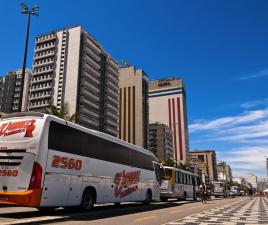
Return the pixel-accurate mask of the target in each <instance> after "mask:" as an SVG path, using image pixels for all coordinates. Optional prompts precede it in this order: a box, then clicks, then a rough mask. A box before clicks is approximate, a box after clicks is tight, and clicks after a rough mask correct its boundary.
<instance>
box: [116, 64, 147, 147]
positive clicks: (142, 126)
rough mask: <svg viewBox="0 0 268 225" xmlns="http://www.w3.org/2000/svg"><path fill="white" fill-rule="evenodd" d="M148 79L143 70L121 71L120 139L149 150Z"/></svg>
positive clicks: (125, 68)
mask: <svg viewBox="0 0 268 225" xmlns="http://www.w3.org/2000/svg"><path fill="white" fill-rule="evenodd" d="M148 124H149V105H148V77H147V75H146V73H145V72H144V71H143V70H142V69H137V68H135V67H134V66H129V65H127V66H124V67H121V68H120V69H119V130H118V138H120V139H122V140H124V141H127V142H129V143H132V144H135V145H138V146H140V147H142V148H145V149H148Z"/></svg>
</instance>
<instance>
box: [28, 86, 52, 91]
mask: <svg viewBox="0 0 268 225" xmlns="http://www.w3.org/2000/svg"><path fill="white" fill-rule="evenodd" d="M51 88H52V85H46V86H43V87H38V88H33V87H31V88H30V92H36V91H44V90H48V89H51Z"/></svg>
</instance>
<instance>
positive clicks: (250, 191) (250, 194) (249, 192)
mask: <svg viewBox="0 0 268 225" xmlns="http://www.w3.org/2000/svg"><path fill="white" fill-rule="evenodd" d="M248 195H249V198H250V200H251V199H252V195H253V190H252V188H249V189H248Z"/></svg>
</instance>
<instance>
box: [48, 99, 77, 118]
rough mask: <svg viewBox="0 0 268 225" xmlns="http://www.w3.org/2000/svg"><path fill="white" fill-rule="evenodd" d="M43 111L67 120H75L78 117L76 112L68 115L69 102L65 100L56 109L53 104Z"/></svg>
mask: <svg viewBox="0 0 268 225" xmlns="http://www.w3.org/2000/svg"><path fill="white" fill-rule="evenodd" d="M43 112H44V113H46V114H50V115H54V116H57V117H59V118H62V119H64V120H68V121H70V122H75V121H77V119H78V115H77V114H76V113H74V114H72V115H70V112H69V104H68V103H67V102H65V103H63V104H62V105H61V107H60V109H57V107H56V106H55V105H50V106H49V108H46V109H44V111H43Z"/></svg>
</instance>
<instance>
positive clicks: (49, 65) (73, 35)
mask: <svg viewBox="0 0 268 225" xmlns="http://www.w3.org/2000/svg"><path fill="white" fill-rule="evenodd" d="M118 82H119V66H118V63H117V62H116V61H115V60H114V59H113V58H112V57H111V56H110V55H109V54H108V53H107V52H105V51H104V49H103V48H102V46H101V45H100V44H99V43H98V42H97V41H96V40H95V39H94V38H93V37H92V36H91V35H90V34H89V33H88V32H87V31H85V30H84V29H82V27H81V26H75V27H69V28H63V29H60V30H58V31H53V32H50V33H47V34H43V35H39V36H37V37H36V38H35V49H34V59H33V74H32V79H31V82H30V92H29V100H28V109H29V110H31V111H40V110H42V109H43V108H46V107H48V106H49V105H50V104H52V105H55V106H56V107H57V108H58V109H59V108H60V107H61V105H62V104H63V103H65V102H67V103H68V104H69V111H70V114H73V113H77V114H78V119H77V121H76V122H77V123H78V124H80V125H83V126H85V127H88V128H91V129H95V130H99V131H102V132H105V133H108V134H111V135H113V136H117V130H118V90H119V87H118Z"/></svg>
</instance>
